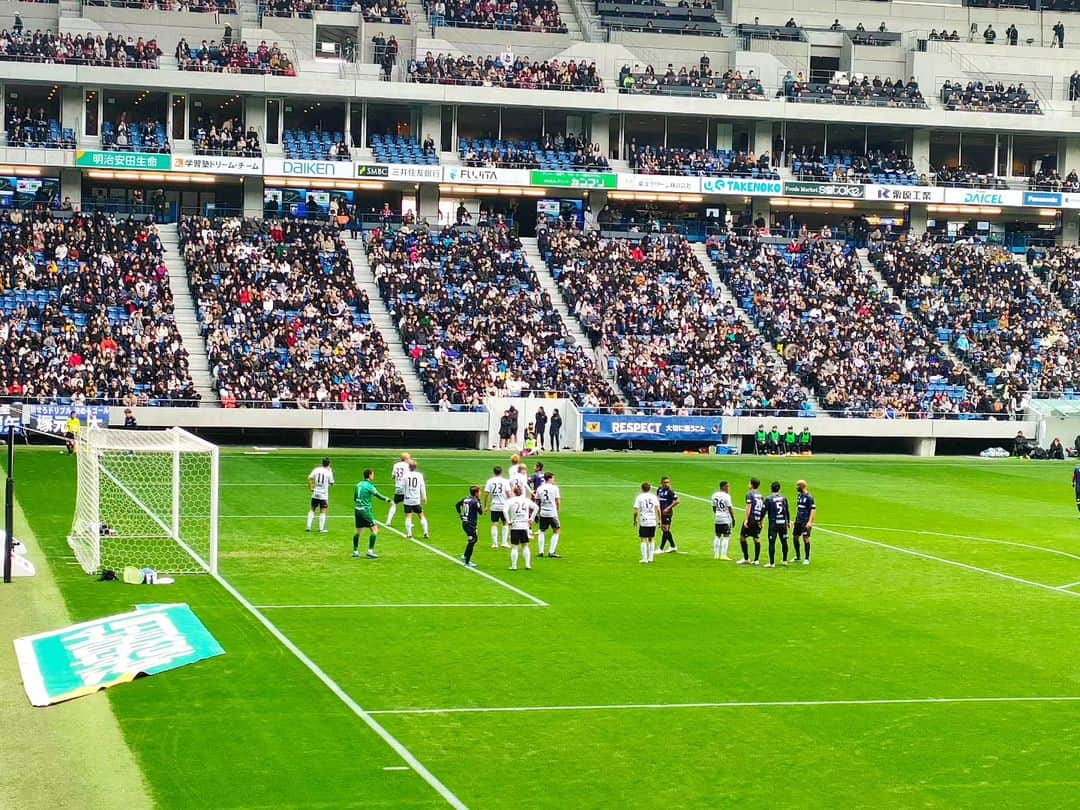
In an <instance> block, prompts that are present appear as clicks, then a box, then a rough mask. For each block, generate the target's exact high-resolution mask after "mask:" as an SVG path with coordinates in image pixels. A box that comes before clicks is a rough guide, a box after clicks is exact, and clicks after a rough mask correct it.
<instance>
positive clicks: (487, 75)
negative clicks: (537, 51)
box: [408, 51, 604, 93]
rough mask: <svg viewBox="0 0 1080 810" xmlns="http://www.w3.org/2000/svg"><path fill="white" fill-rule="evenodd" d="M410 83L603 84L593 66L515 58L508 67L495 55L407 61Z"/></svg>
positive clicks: (585, 87)
mask: <svg viewBox="0 0 1080 810" xmlns="http://www.w3.org/2000/svg"><path fill="white" fill-rule="evenodd" d="M408 75H409V80H410V81H414V82H417V83H420V84H460V85H467V86H473V87H511V88H516V89H520V90H578V91H585V92H601V93H602V92H603V90H604V87H603V81H602V80H601V78H600V74H599V72H598V71H597V69H596V63H595V62H593V63H591V64H586V62H585V61H584V60H582V61H581V62H577V63H575V62H573V61H567V62H564V61H561V60H558V59H552V60H549V61H544V62H539V61H530V59H529V57H527V56H515V57H514V59H513V61H512V62H510V63H509V64H506V63H504V62H502V61H501V60H500V59H499V57H497V56H483V57H476V58H474V57H472V56H460V57H453V56H451V55H449V54H441V53H440V54H439V55H438V56H433V55H432V53H431V51H428V52H427V55H426V56H425V57H424V58H423V59H422V60H419V59H418V60H410V62H409V65H408Z"/></svg>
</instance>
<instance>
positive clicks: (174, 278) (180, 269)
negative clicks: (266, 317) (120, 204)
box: [158, 225, 221, 406]
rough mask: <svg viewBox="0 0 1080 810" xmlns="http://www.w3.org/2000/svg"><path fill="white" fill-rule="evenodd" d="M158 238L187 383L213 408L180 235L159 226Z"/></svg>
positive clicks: (214, 400)
mask: <svg viewBox="0 0 1080 810" xmlns="http://www.w3.org/2000/svg"><path fill="white" fill-rule="evenodd" d="M158 236H159V237H160V238H161V245H162V247H163V248H164V251H165V266H166V267H167V268H168V270H169V288H170V289H171V290H172V295H173V311H174V313H175V316H176V328H177V330H179V332H180V337H181V338H182V339H183V341H184V348H186V349H187V352H188V361H189V363H190V371H191V380H192V382H194V383H195V390H196V391H198V392H199V396H200V397H202V404H203V405H211V406H217V405H218V404H220V402H221V400H220V399H219V398H218V394H217V390H216V389H215V387H214V381H213V378H212V377H211V375H210V363H209V361H208V360H207V357H206V341H205V340H203V336H202V332H201V331H200V329H199V318H198V309H197V306H196V303H195V299H194V298H193V297H192V295H191V287H190V285H189V284H188V276H187V270H186V269H185V267H184V259H183V257H182V256H181V255H180V233H179V231H177V229H176V225H159V226H158Z"/></svg>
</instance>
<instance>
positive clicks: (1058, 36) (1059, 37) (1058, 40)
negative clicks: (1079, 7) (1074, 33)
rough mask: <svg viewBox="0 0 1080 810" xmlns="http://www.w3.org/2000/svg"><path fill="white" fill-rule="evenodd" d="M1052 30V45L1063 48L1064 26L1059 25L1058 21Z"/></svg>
mask: <svg viewBox="0 0 1080 810" xmlns="http://www.w3.org/2000/svg"><path fill="white" fill-rule="evenodd" d="M1052 30H1053V32H1054V38H1053V44H1054V45H1057V47H1059V48H1064V47H1065V26H1064V25H1062V24H1061V20H1058V21H1057V22H1056V23H1054V27H1053V29H1052Z"/></svg>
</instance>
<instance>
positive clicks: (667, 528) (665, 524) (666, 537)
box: [656, 475, 679, 554]
mask: <svg viewBox="0 0 1080 810" xmlns="http://www.w3.org/2000/svg"><path fill="white" fill-rule="evenodd" d="M656 498H657V500H659V501H660V553H661V554H663V553H665V552H664V547H665V546H666V545H667V544H668V543H670V544H671V548H669V549H668V550H667V553H675V552H677V551H678V550H679V549H678V548H677V547H676V545H675V537H674V535H672V533H671V519H672V518H673V517H674V514H673V513H674V511H675V507H676V506H678V505H679V496H678V495H676V494H675V490H673V489H672V488H671V479H670V478H668V477H667V476H666V475H665V476H664V477H663V478H661V479H660V489H658V490H656Z"/></svg>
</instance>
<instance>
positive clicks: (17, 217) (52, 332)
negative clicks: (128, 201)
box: [0, 211, 198, 406]
mask: <svg viewBox="0 0 1080 810" xmlns="http://www.w3.org/2000/svg"><path fill="white" fill-rule="evenodd" d="M0 237H2V242H3V244H4V246H5V249H4V251H3V252H2V254H0V286H2V292H0V344H2V345H3V346H4V351H3V354H2V355H0V357H2V362H0V391H2V392H3V393H4V394H5V395H7V396H9V397H18V398H20V399H23V400H25V401H29V402H35V401H41V402H44V401H48V400H50V399H58V400H59V401H60V402H62V403H65V404H83V403H98V404H111V405H130V406H133V405H158V404H161V405H196V404H198V394H197V393H196V392H195V389H194V386H193V385H192V382H191V377H190V375H189V373H188V356H187V350H186V349H185V347H184V346H183V344H182V342H181V339H180V334H179V332H178V331H177V328H176V324H175V321H174V318H173V298H172V292H171V290H170V289H169V280H168V275H167V270H166V269H165V264H164V261H163V258H162V247H161V242H160V240H159V237H158V234H157V227H156V226H155V225H153V224H152V223H150V222H143V221H137V220H135V219H117V218H113V217H110V216H107V215H102V214H96V215H86V214H79V215H75V216H72V217H70V218H59V217H53V216H52V215H49V214H37V215H34V216H29V215H24V214H23V213H22V212H21V211H10V212H5V213H3V214H0Z"/></svg>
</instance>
